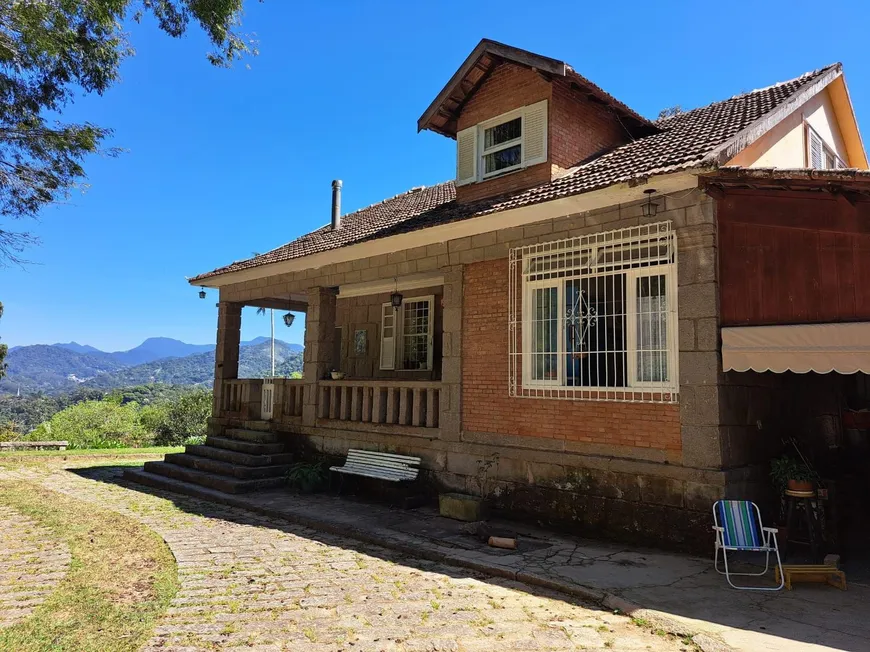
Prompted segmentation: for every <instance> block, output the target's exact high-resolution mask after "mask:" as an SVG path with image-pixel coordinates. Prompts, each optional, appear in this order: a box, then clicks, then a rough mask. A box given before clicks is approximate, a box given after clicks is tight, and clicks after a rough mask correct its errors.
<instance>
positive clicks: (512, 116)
mask: <svg viewBox="0 0 870 652" xmlns="http://www.w3.org/2000/svg"><path fill="white" fill-rule="evenodd" d="M517 118H519V119H520V137H519V138H514V139H513V140H508V141H505V142H503V143H499V144H498V145H493V146H492V147H490V148H487V147H486V146H485V143H486V130H487V129H492V128H493V127H498V126H499V125H503V124H505V123H507V122H511V121H512V120H516V119H517ZM525 136H526V118H525V111H524V109H516V110H514V111H510V112H508V113H503V114H502V115H500V116H496V117H495V118H492V119H490V120H486V121H484V122H481V123H480V124H478V125H477V144H478V152H477V166H478V170H480V174H479V175H478V176H479V178H480V179H481V180H483V179H491V178H492V177H498V176H501V175H502V174H507V173H508V172H513V171H515V170H521V169H522V168H523V167H524V163H523V150H524V149H525V142H524V141H525ZM517 145H519V146H520V162H519V163H517V164H516V165H512V166H510V167H509V168H502V169H501V170H494V171H492V172H487V171H486V157H487V156H488V155H489V154H495V153H496V152H500V151H502V150H503V149H509V148H511V147H515V146H517Z"/></svg>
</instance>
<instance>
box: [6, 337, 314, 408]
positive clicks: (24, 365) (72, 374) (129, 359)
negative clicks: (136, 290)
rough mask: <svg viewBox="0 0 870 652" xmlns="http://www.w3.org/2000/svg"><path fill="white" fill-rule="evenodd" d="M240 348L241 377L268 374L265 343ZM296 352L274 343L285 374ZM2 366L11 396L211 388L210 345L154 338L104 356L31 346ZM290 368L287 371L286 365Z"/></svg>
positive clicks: (81, 349) (75, 348)
mask: <svg viewBox="0 0 870 652" xmlns="http://www.w3.org/2000/svg"><path fill="white" fill-rule="evenodd" d="M242 345H243V348H242V351H241V366H242V370H241V371H240V374H241V375H243V376H244V375H245V374H247V375H248V376H250V377H261V376H264V375H266V374H268V373H269V371H270V364H269V338H268V337H258V338H255V339H254V340H251V341H250V342H243V343H242ZM185 351H190V352H191V353H185ZM301 352H302V346H301V345H299V344H287V343H286V342H282V341H280V340H275V353H276V361H277V365H278V368H279V369H280V368H281V365H284V366H285V367H286V368H288V369H289V371H287V372H286V373H287V374H289V373H290V372H292V371H301V370H302V366H301V365H302V363H301V360H302V354H301ZM154 356H159V357H157V358H155V357H154ZM264 356H265V358H264ZM263 358H264V359H265V362H264V361H263ZM296 358H298V369H297V368H296V366H295V364H296V363H295V362H294V361H295V359H296ZM140 360H144V362H139V361H140ZM6 362H7V364H8V370H7V371H8V374H7V376H6V377H5V378H2V379H0V394H3V393H7V394H14V393H16V392H18V390H19V389H20V390H21V392H22V393H23V394H32V393H34V392H45V393H47V394H56V393H59V392H67V391H71V390H73V389H76V388H77V387H81V386H83V385H84V386H88V387H97V388H100V389H113V388H115V387H124V386H127V385H140V384H143V383H148V382H164V383H173V384H202V383H210V382H211V378H212V376H213V374H214V345H212V344H186V343H185V342H181V341H179V340H173V339H170V338H162V337H155V338H150V339H148V340H145V342H143V343H142V344H141V345H140V346H138V347H136V348H135V349H131V350H130V351H121V352H115V353H105V352H103V351H99V350H98V349H96V348H94V347H91V346H88V345H82V344H78V343H76V342H70V343H67V344H54V345H46V344H36V345H32V346H18V347H14V348H12V349H10V350H9V353H8V355H7V356H6ZM291 364H293V365H294V366H293V368H292V369H290V367H289V366H288V365H291ZM246 365H247V366H246ZM137 378H138V379H141V380H135V379H137Z"/></svg>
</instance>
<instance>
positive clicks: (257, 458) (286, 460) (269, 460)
mask: <svg viewBox="0 0 870 652" xmlns="http://www.w3.org/2000/svg"><path fill="white" fill-rule="evenodd" d="M184 452H185V453H186V454H187V455H194V456H196V457H208V458H210V459H213V460H218V461H220V462H228V463H230V464H238V465H239V466H272V465H276V464H290V462H292V461H293V456H292V455H291V454H290V453H276V454H273V455H252V454H250V453H240V452H238V451H234V450H230V449H228V448H216V447H214V446H205V445H201V444H197V445H190V446H187V447H185V449H184Z"/></svg>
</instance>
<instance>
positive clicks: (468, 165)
mask: <svg viewBox="0 0 870 652" xmlns="http://www.w3.org/2000/svg"><path fill="white" fill-rule="evenodd" d="M474 181H477V127H476V126H474V127H469V128H468V129H463V130H462V131H460V132H459V133H457V134H456V185H457V186H462V185H465V184H466V183H473V182H474Z"/></svg>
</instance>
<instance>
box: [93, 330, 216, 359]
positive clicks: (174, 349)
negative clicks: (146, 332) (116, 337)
mask: <svg viewBox="0 0 870 652" xmlns="http://www.w3.org/2000/svg"><path fill="white" fill-rule="evenodd" d="M212 349H214V344H187V343H186V342H182V341H181V340H174V339H172V338H171V337H149V338H148V339H147V340H145V341H144V342H142V344H140V345H139V346H137V347H135V348H133V349H130V350H129V351H115V352H114V353H111V354H110V355H111V356H112V357H113V358H115V359H116V360H118V361H119V362H122V363H124V364H125V365H137V364H143V363H145V362H151V361H152V360H161V359H162V358H183V357H185V356H188V355H193V354H195V353H204V352H205V351H211V350H212Z"/></svg>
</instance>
